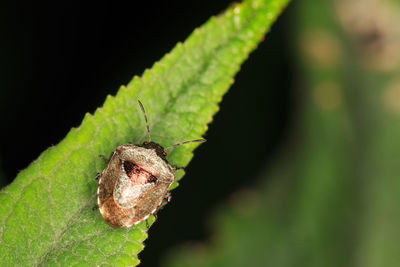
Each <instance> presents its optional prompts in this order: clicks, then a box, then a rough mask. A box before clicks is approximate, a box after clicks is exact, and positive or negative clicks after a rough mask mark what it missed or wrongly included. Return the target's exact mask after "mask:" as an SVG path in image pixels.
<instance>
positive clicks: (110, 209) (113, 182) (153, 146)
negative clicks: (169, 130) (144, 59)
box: [97, 101, 205, 228]
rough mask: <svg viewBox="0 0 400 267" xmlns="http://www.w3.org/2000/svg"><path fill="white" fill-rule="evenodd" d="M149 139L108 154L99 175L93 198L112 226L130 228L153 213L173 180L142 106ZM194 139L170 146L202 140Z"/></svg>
mask: <svg viewBox="0 0 400 267" xmlns="http://www.w3.org/2000/svg"><path fill="white" fill-rule="evenodd" d="M138 102H139V105H140V107H141V109H142V111H143V114H144V117H145V121H146V127H147V132H148V134H149V141H148V142H144V143H143V144H142V145H132V144H125V145H120V146H118V147H117V148H116V149H115V151H114V152H113V153H112V155H111V158H110V160H109V162H108V165H107V167H106V168H105V169H104V170H103V172H102V173H101V174H100V181H99V186H98V190H97V196H98V198H97V201H98V205H99V209H100V213H101V215H102V216H103V218H104V220H105V221H106V222H107V223H108V224H110V225H111V226H113V227H116V228H121V227H130V226H132V225H135V224H137V223H139V222H141V221H143V220H146V219H147V218H148V217H149V216H150V215H151V214H153V213H154V212H155V211H156V210H157V208H158V207H159V206H160V205H161V203H162V202H163V200H164V198H165V196H166V194H167V193H168V188H169V186H170V185H171V183H172V182H173V181H174V179H175V174H174V170H175V168H174V167H172V166H171V165H170V164H169V163H168V161H167V160H166V156H167V153H166V152H165V150H164V148H163V147H162V146H160V145H158V144H157V143H155V142H152V141H151V136H150V129H149V125H148V122H147V116H146V113H145V111H144V108H143V105H142V103H141V102H140V101H138ZM204 141H205V140H204V139H197V140H192V141H186V142H182V143H178V144H175V145H173V146H171V147H174V146H178V145H182V144H186V143H190V142H204Z"/></svg>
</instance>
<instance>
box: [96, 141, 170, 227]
mask: <svg viewBox="0 0 400 267" xmlns="http://www.w3.org/2000/svg"><path fill="white" fill-rule="evenodd" d="M124 161H131V162H133V163H134V164H137V165H138V166H140V167H141V168H143V169H145V170H146V171H148V172H150V173H151V174H152V175H154V176H155V177H156V178H157V182H156V186H154V187H152V188H151V189H149V190H148V191H146V192H145V193H144V194H143V195H141V196H140V197H138V199H137V202H136V203H137V204H136V205H135V206H134V207H133V208H127V209H123V208H120V207H118V205H117V204H116V203H115V201H114V196H113V192H114V189H115V184H116V181H117V179H118V177H120V175H121V173H120V171H121V169H122V168H121V166H122V163H123V162H124ZM173 181H174V173H173V169H172V167H171V166H170V165H169V164H168V163H165V162H164V161H163V160H162V159H161V158H159V157H158V156H157V154H156V152H155V151H154V150H153V149H146V148H142V147H137V146H134V145H121V146H118V147H117V148H116V150H115V152H114V154H113V155H112V157H111V159H110V162H109V163H108V165H107V167H106V168H105V169H104V171H103V172H102V173H101V176H100V182H99V190H98V192H99V193H98V203H99V208H100V212H101V214H102V216H103V218H104V220H105V221H106V222H107V223H108V224H110V225H111V226H113V227H116V228H121V227H129V226H132V225H134V224H136V223H138V222H140V221H142V220H144V219H146V218H147V217H148V216H149V215H150V214H151V213H153V212H154V211H155V210H156V209H157V207H158V206H159V205H160V204H161V202H162V200H163V198H164V196H165V194H166V193H167V192H168V188H169V186H170V185H171V183H172V182H173Z"/></svg>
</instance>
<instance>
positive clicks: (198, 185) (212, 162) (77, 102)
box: [0, 0, 293, 266]
mask: <svg viewBox="0 0 400 267" xmlns="http://www.w3.org/2000/svg"><path fill="white" fill-rule="evenodd" d="M2 2H3V5H5V8H2V11H1V13H2V14H1V17H2V19H3V21H4V22H3V23H2V24H3V27H4V30H2V37H1V42H0V53H1V63H0V68H1V69H0V75H1V77H0V88H1V89H0V116H1V117H0V118H1V125H2V130H1V143H0V146H1V147H0V170H1V171H2V174H3V175H2V176H3V177H1V182H0V184H1V185H3V186H4V185H6V184H8V183H10V182H11V181H12V179H13V178H14V177H15V176H16V174H17V173H18V171H19V170H22V169H24V168H25V167H27V166H28V164H29V163H30V162H32V161H33V160H34V159H36V158H37V157H38V156H39V154H40V153H41V152H43V151H44V150H45V149H46V148H48V147H49V146H51V145H55V144H57V143H58V142H59V141H60V140H62V139H63V137H64V136H65V135H66V134H67V132H68V131H69V130H70V128H71V127H77V126H79V124H80V122H81V120H82V118H83V115H84V114H85V112H90V113H93V112H94V111H95V109H96V108H97V107H100V106H101V105H102V103H103V101H104V100H105V97H106V96H107V95H108V94H112V95H114V94H115V93H116V92H117V89H118V88H119V86H120V85H122V84H127V83H128V82H129V81H130V79H131V78H132V77H133V75H141V73H142V72H143V71H144V69H146V68H150V67H151V66H152V64H153V63H154V62H155V61H157V60H159V59H160V58H161V57H162V56H163V55H164V54H165V53H166V52H168V51H170V50H171V49H172V48H173V47H174V45H175V44H176V43H177V42H178V41H184V40H185V39H186V37H187V36H188V35H189V34H190V33H191V32H192V31H193V29H194V28H195V27H198V26H200V25H201V24H203V23H204V22H205V21H206V20H207V19H208V18H209V17H210V16H212V15H217V14H218V13H220V12H222V11H223V10H224V9H225V8H226V7H227V6H228V5H229V3H230V2H231V1H225V0H220V1H211V0H206V1H167V2H163V1H160V2H157V3H154V2H149V1H148V2H146V1H140V2H138V1H130V2H123V1H97V2H93V3H89V2H84V1H82V2H79V1H72V2H71V1H68V2H67V1H55V2H28V1H26V2H16V1H11V0H8V1H2ZM290 13H291V8H289V9H287V10H286V11H285V12H284V13H283V15H282V16H281V17H280V18H279V20H278V22H277V23H276V24H274V25H273V27H272V30H271V32H270V33H269V34H268V35H267V36H266V39H265V41H264V42H262V43H261V45H260V46H259V48H258V49H257V50H256V51H255V52H254V53H252V54H251V56H250V57H249V59H248V60H247V61H246V62H245V64H244V65H243V66H242V70H241V71H240V72H239V74H238V75H237V77H236V82H235V84H234V85H233V87H232V88H231V89H230V91H229V92H228V94H227V95H226V96H225V97H224V99H223V102H222V103H221V110H220V112H219V113H218V114H216V116H215V117H214V121H213V122H212V123H211V124H210V127H209V131H208V132H207V133H206V136H205V137H206V138H207V140H208V141H207V143H205V144H203V145H202V146H200V148H199V149H197V150H196V152H195V157H194V159H193V161H192V162H191V163H190V165H189V166H188V168H187V169H186V172H187V174H186V176H185V178H184V179H183V180H182V182H181V185H180V187H178V188H177V189H176V190H174V191H173V199H172V202H171V203H170V204H169V205H167V207H166V208H165V209H164V210H163V211H161V212H160V213H159V220H160V221H162V223H156V224H155V225H154V226H153V227H151V229H150V234H149V236H150V238H149V239H148V240H147V241H146V242H145V244H146V249H145V250H144V251H143V252H142V253H141V254H140V259H141V260H142V262H144V264H143V266H154V265H155V264H156V263H157V262H158V261H159V260H160V255H161V254H162V253H164V252H165V251H166V249H167V248H170V247H171V246H174V245H176V244H180V243H181V242H183V241H189V240H192V241H193V240H204V239H207V238H208V237H209V234H210V233H209V232H208V228H207V227H206V223H205V222H207V220H208V219H209V216H210V210H212V209H213V208H214V207H215V206H216V205H217V204H218V203H220V202H221V201H223V200H224V199H226V198H227V196H229V195H230V194H231V193H232V192H235V191H236V190H237V189H239V188H241V187H242V186H247V185H251V184H253V183H254V180H251V177H256V175H257V174H258V173H259V172H260V171H261V170H262V169H263V166H264V164H265V162H266V161H267V160H268V159H270V158H271V156H273V155H275V153H276V151H277V148H278V147H279V145H280V144H281V143H282V142H283V140H284V138H285V136H286V135H287V134H286V133H287V129H288V122H289V121H290V119H291V117H292V111H293V103H292V102H291V95H292V93H291V91H290V88H291V87H292V84H293V82H292V81H293V78H292V77H293V74H292V73H293V71H292V68H293V66H291V65H290V64H289V61H290V58H289V56H290V53H289V52H288V50H289V48H288V47H287V43H288V42H287V40H286V38H287V34H288V29H289V27H288V24H289V22H290V20H291V18H290V15H289V14H290ZM238 146H239V147H238ZM238 151H240V152H238ZM241 172H245V173H246V176H242V175H237V173H241ZM243 177H247V178H246V180H243ZM205 181H207V183H212V185H213V186H211V187H210V186H208V187H207V191H206V192H205V191H204V186H203V185H204V182H205ZM182 214H185V218H183V216H182Z"/></svg>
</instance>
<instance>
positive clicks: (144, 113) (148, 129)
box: [138, 99, 151, 142]
mask: <svg viewBox="0 0 400 267" xmlns="http://www.w3.org/2000/svg"><path fill="white" fill-rule="evenodd" d="M138 102H139V106H140V109H141V110H142V112H143V115H144V120H145V121H146V128H147V133H148V134H149V142H151V135H150V127H149V122H148V121H147V115H146V111H145V110H144V107H143V104H142V102H140V100H139V99H138Z"/></svg>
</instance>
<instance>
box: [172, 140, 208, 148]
mask: <svg viewBox="0 0 400 267" xmlns="http://www.w3.org/2000/svg"><path fill="white" fill-rule="evenodd" d="M206 141H207V140H206V139H196V140H190V141H185V142H180V143H177V144H175V145H172V146H167V147H166V148H165V149H170V148H173V147H176V146H181V145H184V144H189V143H200V142H206Z"/></svg>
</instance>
